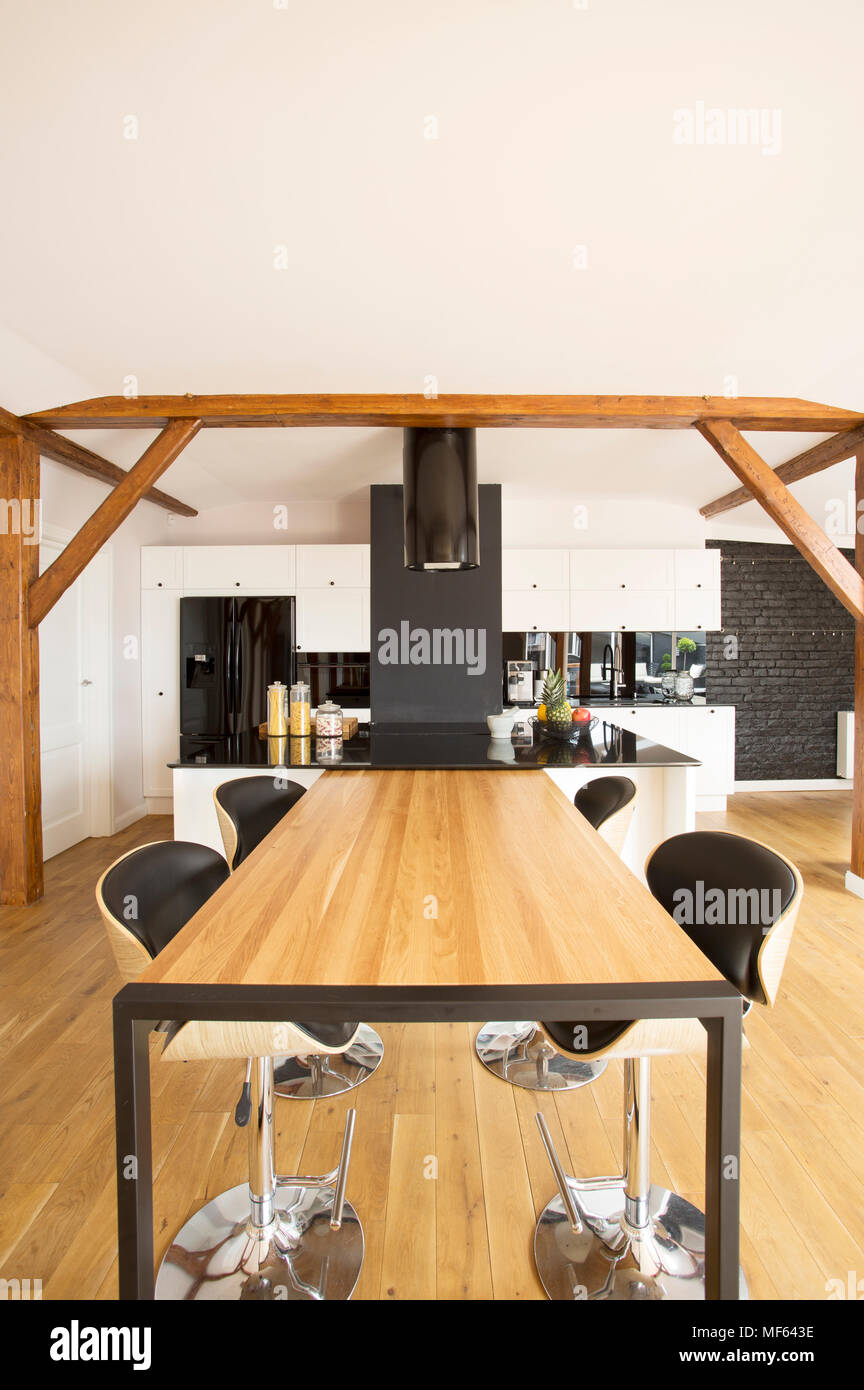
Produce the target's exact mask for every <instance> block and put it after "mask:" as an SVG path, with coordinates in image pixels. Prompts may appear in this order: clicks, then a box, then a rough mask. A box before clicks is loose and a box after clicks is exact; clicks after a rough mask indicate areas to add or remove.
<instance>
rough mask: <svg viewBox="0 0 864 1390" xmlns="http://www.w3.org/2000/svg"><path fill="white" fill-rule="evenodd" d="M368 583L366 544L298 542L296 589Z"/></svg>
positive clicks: (359, 587) (345, 586)
mask: <svg viewBox="0 0 864 1390" xmlns="http://www.w3.org/2000/svg"><path fill="white" fill-rule="evenodd" d="M368 583H369V547H368V545H298V546H297V588H298V589H364V588H366V586H367V585H368Z"/></svg>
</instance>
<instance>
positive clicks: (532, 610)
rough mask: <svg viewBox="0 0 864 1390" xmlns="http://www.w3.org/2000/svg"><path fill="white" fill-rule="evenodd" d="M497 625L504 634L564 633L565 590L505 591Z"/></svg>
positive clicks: (567, 610)
mask: <svg viewBox="0 0 864 1390" xmlns="http://www.w3.org/2000/svg"><path fill="white" fill-rule="evenodd" d="M505 554H506V552H505ZM501 626H502V629H503V630H504V632H568V631H569V630H570V594H569V591H568V590H567V589H558V590H546V591H544V590H542V589H505V590H504V592H503V594H502V595H501Z"/></svg>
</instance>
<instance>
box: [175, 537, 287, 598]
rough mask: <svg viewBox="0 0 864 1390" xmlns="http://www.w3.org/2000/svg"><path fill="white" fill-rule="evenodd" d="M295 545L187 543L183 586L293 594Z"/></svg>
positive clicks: (224, 591) (184, 551)
mask: <svg viewBox="0 0 864 1390" xmlns="http://www.w3.org/2000/svg"><path fill="white" fill-rule="evenodd" d="M294 552H295V547H294V546H293V545H187V546H185V547H184V549H183V588H184V589H185V590H186V591H187V592H194V591H198V590H206V591H209V592H215V593H220V594H230V593H233V592H234V591H235V590H236V591H239V592H241V593H247V594H263V595H268V594H272V595H274V596H276V597H279V596H280V595H283V594H293V593H294V589H295V565H294V558H295V557H294Z"/></svg>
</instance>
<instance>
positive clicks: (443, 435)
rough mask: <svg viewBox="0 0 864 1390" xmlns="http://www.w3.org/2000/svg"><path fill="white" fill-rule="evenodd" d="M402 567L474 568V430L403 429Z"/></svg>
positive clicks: (477, 528) (476, 525) (477, 552)
mask: <svg viewBox="0 0 864 1390" xmlns="http://www.w3.org/2000/svg"><path fill="white" fill-rule="evenodd" d="M402 462H403V489H402V497H403V506H404V520H405V568H406V569H409V570H433V571H434V570H473V569H477V567H478V566H479V564H480V522H479V512H480V503H479V497H478V492H477V454H476V447H475V441H474V430H473V429H446V428H445V429H428V428H425V427H422V428H420V427H416V428H415V427H412V428H409V429H406V430H405V439H404V444H403V451H402Z"/></svg>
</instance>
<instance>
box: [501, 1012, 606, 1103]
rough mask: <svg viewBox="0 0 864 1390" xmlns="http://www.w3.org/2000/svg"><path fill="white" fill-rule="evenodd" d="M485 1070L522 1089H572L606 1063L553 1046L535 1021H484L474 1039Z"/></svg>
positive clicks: (596, 1073) (596, 1072) (596, 1074)
mask: <svg viewBox="0 0 864 1390" xmlns="http://www.w3.org/2000/svg"><path fill="white" fill-rule="evenodd" d="M475 1047H476V1051H477V1056H478V1057H479V1058H480V1061H481V1062H482V1063H483V1065H484V1067H488V1069H489V1071H491V1072H494V1073H495V1075H496V1076H500V1077H501V1080H502V1081H509V1082H510V1083H511V1085H513V1086H521V1087H522V1088H523V1090H526V1091H575V1090H576V1089H577V1087H579V1086H587V1085H588V1083H589V1082H590V1081H594V1080H595V1078H596V1077H598V1076H600V1075H601V1073H602V1072H604V1071H605V1070H606V1066H607V1063H606V1062H605V1061H599V1062H580V1061H579V1060H578V1058H576V1057H571V1056H568V1055H567V1054H566V1053H564V1052H559V1051H558V1049H557V1048H555V1047H553V1046H552V1044H551V1043H550V1042H549V1040H548V1038H547V1037H546V1035H545V1033H544V1032H543V1030H542V1028H538V1026H537V1024H536V1023H533V1022H530V1021H527V1022H515V1023H511V1022H506V1023H484V1025H483V1027H482V1028H481V1030H480V1032H479V1033H478V1034H477V1041H476V1043H475Z"/></svg>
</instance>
